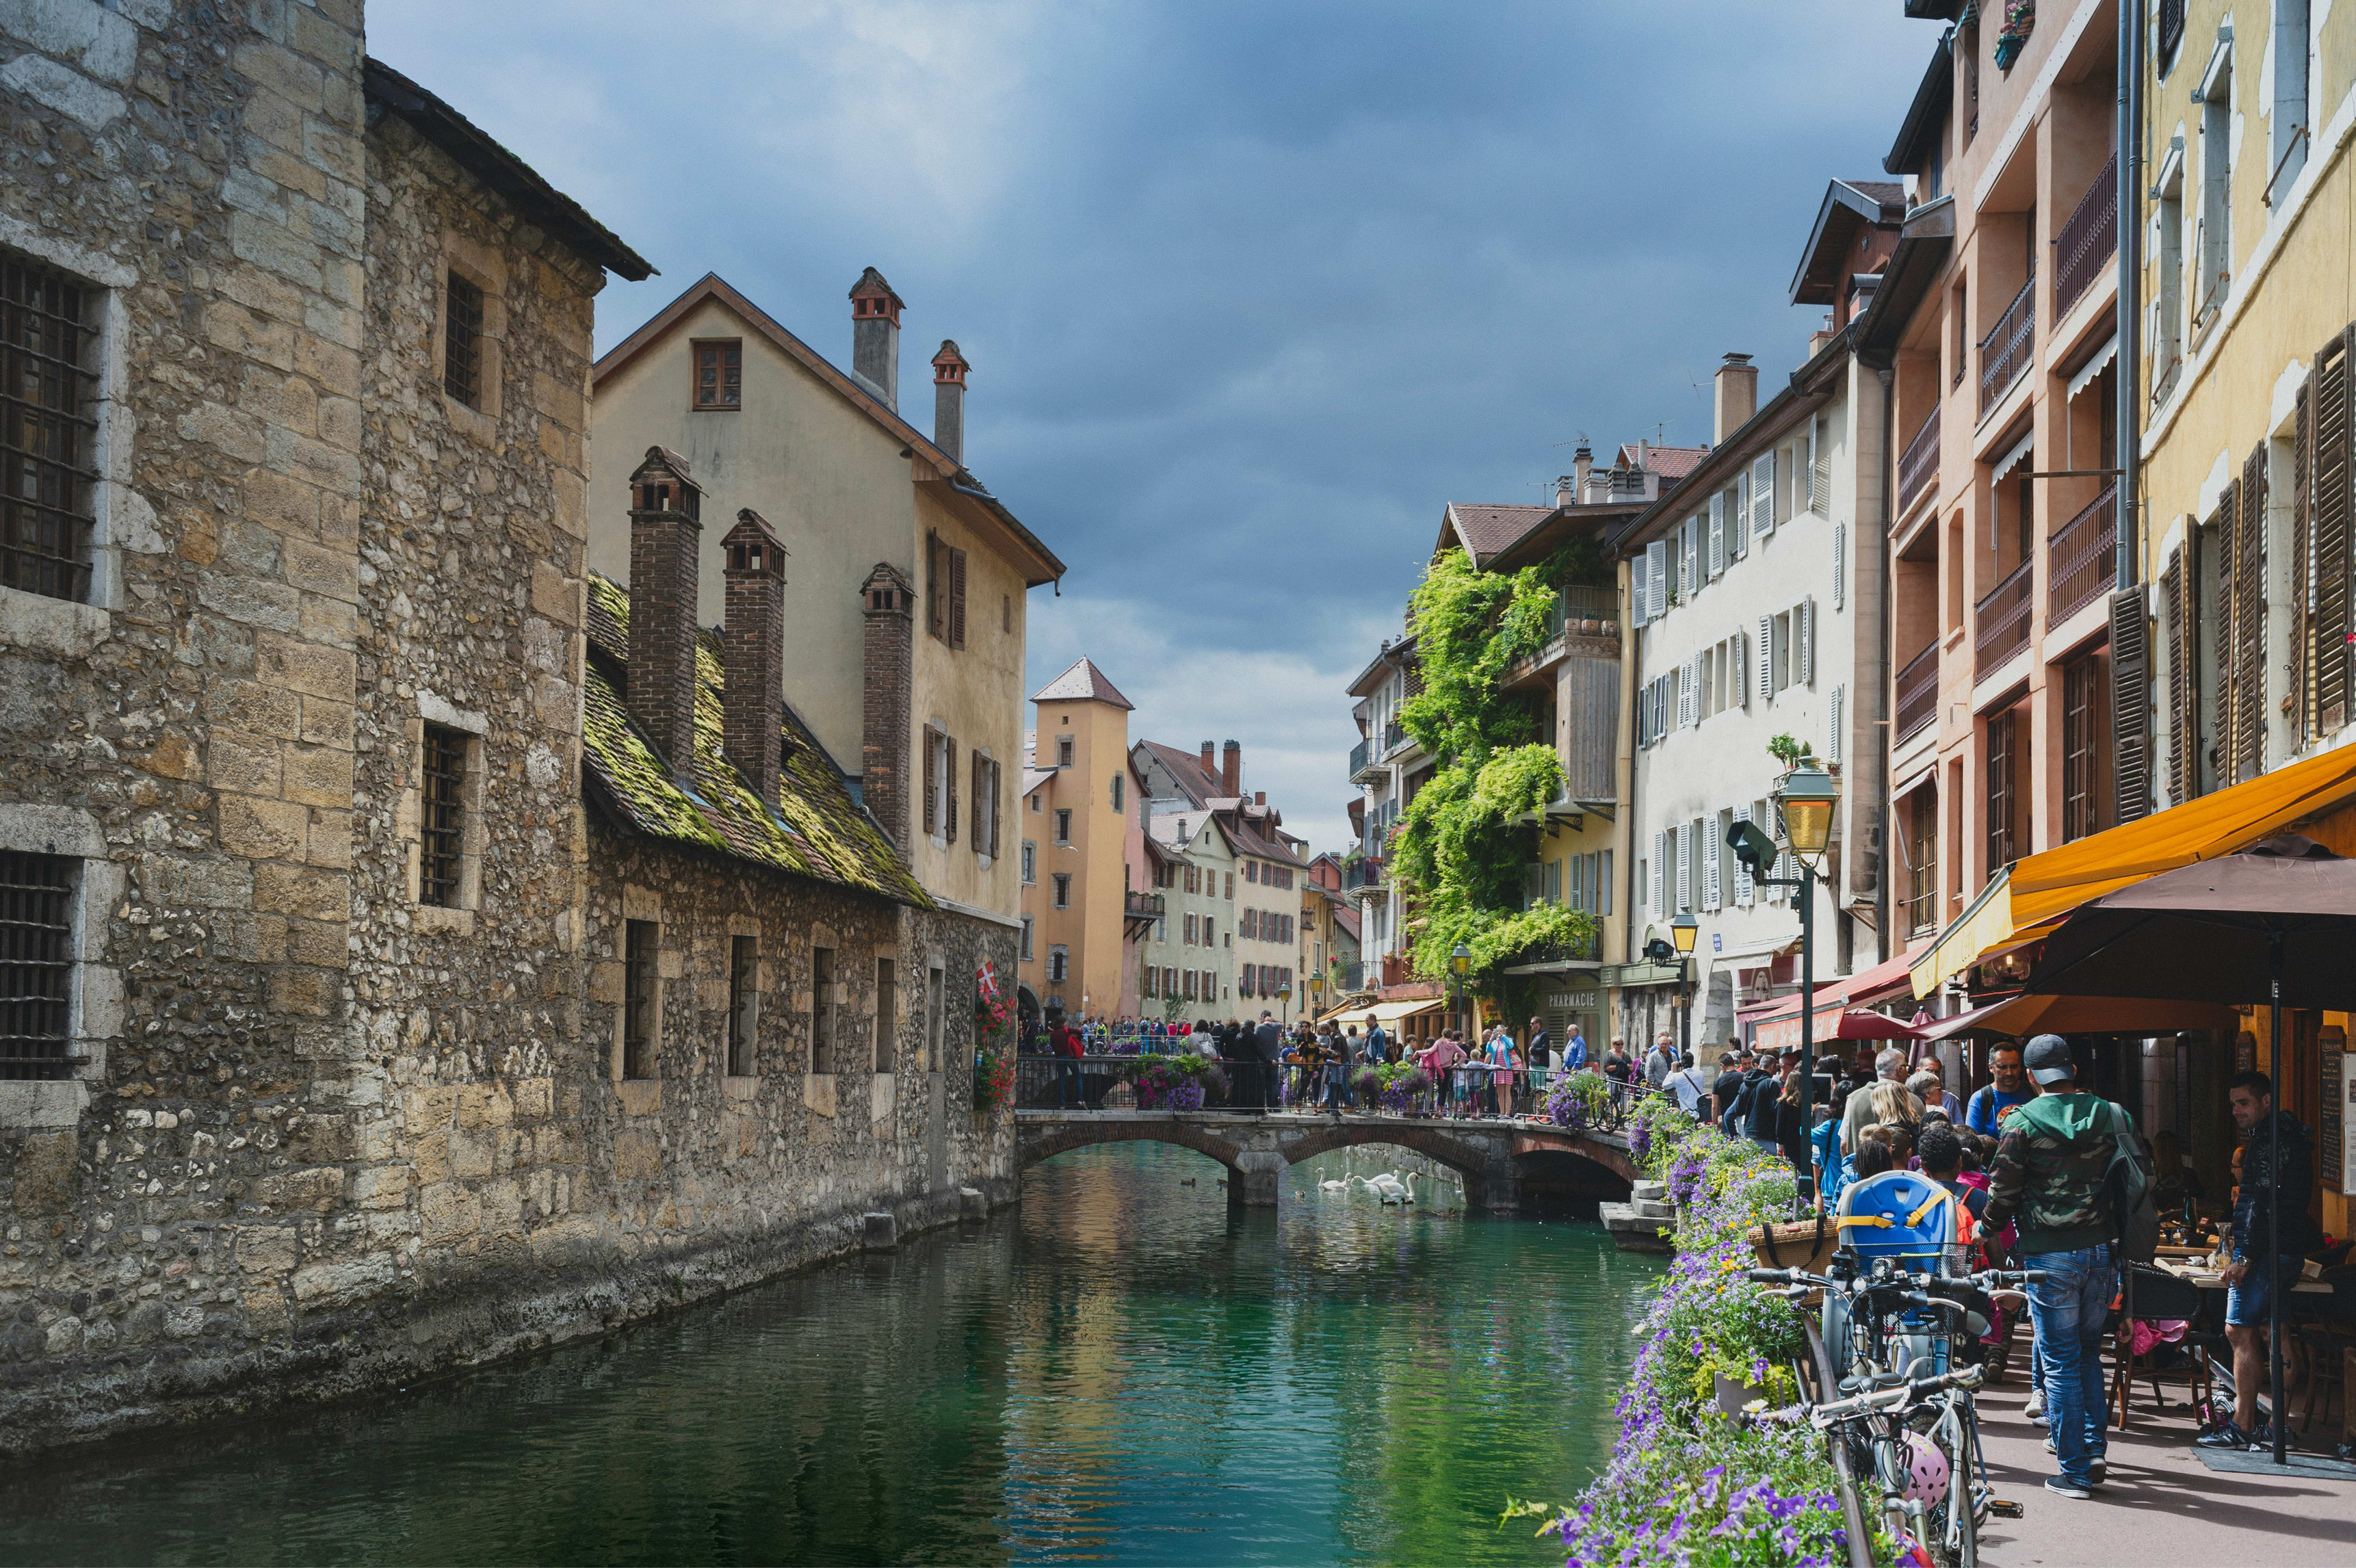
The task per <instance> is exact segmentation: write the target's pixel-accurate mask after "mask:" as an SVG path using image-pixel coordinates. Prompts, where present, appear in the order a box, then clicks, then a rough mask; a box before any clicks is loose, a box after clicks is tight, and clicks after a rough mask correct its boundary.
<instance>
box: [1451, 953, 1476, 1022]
mask: <svg viewBox="0 0 2356 1568" xmlns="http://www.w3.org/2000/svg"><path fill="white" fill-rule="evenodd" d="M1448 973H1449V975H1450V976H1451V977H1452V978H1453V980H1454V982H1455V985H1456V1007H1457V1015H1458V1016H1457V1021H1458V1022H1459V1023H1460V1024H1465V1019H1464V1018H1463V1008H1464V976H1467V975H1469V974H1471V973H1472V949H1471V948H1469V947H1467V946H1465V945H1464V944H1462V943H1461V942H1460V943H1458V944H1456V946H1455V949H1454V950H1453V951H1452V952H1451V953H1450V954H1449V955H1448ZM1465 1029H1466V1032H1467V1033H1468V1034H1469V1033H1470V1032H1471V1026H1470V1025H1469V1024H1465Z"/></svg>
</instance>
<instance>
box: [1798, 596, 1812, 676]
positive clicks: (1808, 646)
mask: <svg viewBox="0 0 2356 1568" xmlns="http://www.w3.org/2000/svg"><path fill="white" fill-rule="evenodd" d="M1797 619H1798V621H1799V623H1800V671H1799V680H1798V681H1797V682H1796V684H1798V685H1801V686H1814V685H1815V684H1816V601H1815V597H1814V596H1813V595H1812V596H1810V597H1808V598H1806V599H1803V600H1801V601H1800V613H1799V615H1798V617H1797Z"/></svg>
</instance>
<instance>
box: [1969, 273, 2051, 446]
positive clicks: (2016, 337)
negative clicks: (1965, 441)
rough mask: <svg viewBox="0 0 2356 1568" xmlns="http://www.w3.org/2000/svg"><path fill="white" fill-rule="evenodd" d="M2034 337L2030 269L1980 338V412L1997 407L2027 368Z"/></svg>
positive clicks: (2033, 288) (2034, 276) (2034, 309)
mask: <svg viewBox="0 0 2356 1568" xmlns="http://www.w3.org/2000/svg"><path fill="white" fill-rule="evenodd" d="M2036 336H2037V274H2036V272H2033V271H2032V272H2030V273H2029V281H2028V282H2027V283H2023V284H2021V285H2020V292H2019V293H2017V294H2015V295H2013V296H2012V303H2011V304H2008V305H2007V306H2005V309H2004V315H2001V316H1998V317H1997V324H1996V327H1995V329H1994V330H1993V331H1991V332H1990V333H1989V334H1988V335H1987V336H1986V337H1983V338H1981V339H1980V414H1981V416H1982V417H1983V418H1985V417H1986V416H1987V411H1989V410H1990V409H1992V408H1994V407H1996V405H1997V399H1999V398H2001V397H2003V396H2004V395H2005V393H2006V392H2007V391H2008V390H2010V389H2011V387H2012V384H2013V383H2014V382H2015V381H2018V380H2019V379H2020V373H2021V372H2022V371H2023V370H2026V369H2028V368H2029V356H2030V353H2031V350H2032V348H2033V347H2034V342H2035V338H2036Z"/></svg>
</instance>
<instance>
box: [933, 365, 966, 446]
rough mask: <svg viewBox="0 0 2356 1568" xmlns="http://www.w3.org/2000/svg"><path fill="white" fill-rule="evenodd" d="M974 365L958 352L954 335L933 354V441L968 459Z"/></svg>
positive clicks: (936, 444)
mask: <svg viewBox="0 0 2356 1568" xmlns="http://www.w3.org/2000/svg"><path fill="white" fill-rule="evenodd" d="M972 368H973V367H972V366H970V365H969V364H967V363H966V362H965V356H964V355H962V354H960V353H958V346H957V341H956V340H955V339H954V338H948V337H944V338H942V339H941V351H940V352H939V353H938V354H936V355H934V356H933V444H934V445H935V446H937V447H939V448H940V449H941V450H942V451H943V452H946V453H948V454H949V455H950V456H951V457H953V458H955V459H957V461H958V464H960V465H962V464H964V462H965V378H966V373H967V372H968V371H969V370H971V369H972Z"/></svg>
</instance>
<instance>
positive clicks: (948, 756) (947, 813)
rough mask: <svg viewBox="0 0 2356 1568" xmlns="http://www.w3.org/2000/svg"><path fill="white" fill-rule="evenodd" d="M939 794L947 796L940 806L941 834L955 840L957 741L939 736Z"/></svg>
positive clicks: (949, 839) (950, 840)
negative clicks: (941, 785)
mask: <svg viewBox="0 0 2356 1568" xmlns="http://www.w3.org/2000/svg"><path fill="white" fill-rule="evenodd" d="M941 783H942V784H943V786H944V787H943V788H942V790H941V794H942V795H945V796H947V797H948V798H947V799H946V800H945V801H944V802H943V803H942V806H941V836H942V837H945V838H947V839H948V841H949V842H950V843H952V844H954V843H956V842H957V805H958V796H957V741H956V740H955V739H954V738H952V737H950V736H948V735H943V736H942V737H941Z"/></svg>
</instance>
